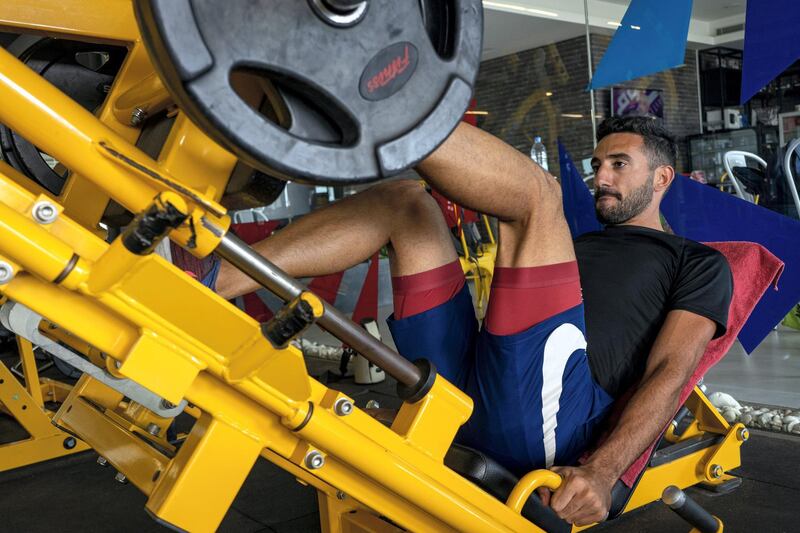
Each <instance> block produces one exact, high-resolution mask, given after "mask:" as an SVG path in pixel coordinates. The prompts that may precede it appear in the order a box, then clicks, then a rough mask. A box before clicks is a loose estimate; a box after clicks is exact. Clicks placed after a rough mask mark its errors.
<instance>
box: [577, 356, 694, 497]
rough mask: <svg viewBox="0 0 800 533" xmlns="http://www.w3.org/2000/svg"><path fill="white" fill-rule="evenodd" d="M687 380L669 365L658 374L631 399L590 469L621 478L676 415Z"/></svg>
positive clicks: (658, 371) (596, 453) (592, 460)
mask: <svg viewBox="0 0 800 533" xmlns="http://www.w3.org/2000/svg"><path fill="white" fill-rule="evenodd" d="M684 377H685V376H684V375H683V373H681V372H678V371H674V370H672V369H670V368H669V367H668V366H665V367H663V368H661V369H659V370H657V371H656V372H654V373H653V374H652V375H651V376H650V378H649V379H648V380H647V381H645V382H643V383H642V385H641V387H640V388H639V390H638V391H636V393H635V394H634V395H633V397H632V398H631V399H630V401H629V402H628V405H627V407H626V408H625V410H624V411H623V412H622V416H621V417H620V420H619V422H618V423H617V426H616V428H615V429H614V431H613V432H612V433H611V435H610V436H609V438H608V439H607V440H606V441H605V442H604V443H603V444H602V445H601V446H600V448H598V450H597V451H596V452H595V453H594V454H593V455H592V456H591V458H590V459H589V461H588V462H587V463H586V466H589V467H591V468H592V469H594V470H595V471H597V472H598V473H600V474H601V475H602V476H603V477H604V478H606V479H607V480H610V481H612V482H613V481H616V480H617V479H619V477H620V476H621V475H622V474H623V473H624V472H625V470H627V468H628V467H629V466H630V465H631V464H632V463H633V462H634V461H635V460H636V459H637V458H638V457H639V456H640V455H641V454H642V452H644V451H645V450H646V449H647V447H648V446H650V444H652V443H653V441H655V440H656V438H658V436H659V435H660V434H661V432H662V431H663V430H664V428H665V427H666V425H667V424H668V423H669V421H670V419H671V417H672V416H673V415H674V414H675V411H676V410H677V408H678V395H679V394H680V391H681V389H682V387H683V384H684V381H685V379H684Z"/></svg>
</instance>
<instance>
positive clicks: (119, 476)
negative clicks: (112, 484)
mask: <svg viewBox="0 0 800 533" xmlns="http://www.w3.org/2000/svg"><path fill="white" fill-rule="evenodd" d="M114 479H115V480H117V481H119V482H120V483H122V484H123V485H124V484H126V483H127V482H128V478H127V477H125V474H123V473H122V472H117V475H116V476H114Z"/></svg>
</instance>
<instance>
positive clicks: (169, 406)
mask: <svg viewBox="0 0 800 533" xmlns="http://www.w3.org/2000/svg"><path fill="white" fill-rule="evenodd" d="M159 405H160V406H161V408H162V409H175V404H174V403H172V402H170V401H169V400H161V402H160V403H159Z"/></svg>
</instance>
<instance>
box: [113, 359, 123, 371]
mask: <svg viewBox="0 0 800 533" xmlns="http://www.w3.org/2000/svg"><path fill="white" fill-rule="evenodd" d="M114 368H116V369H117V370H119V369H120V368H122V361H114Z"/></svg>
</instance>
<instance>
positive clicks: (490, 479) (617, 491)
mask: <svg viewBox="0 0 800 533" xmlns="http://www.w3.org/2000/svg"><path fill="white" fill-rule="evenodd" d="M444 464H445V465H446V466H447V467H448V468H450V469H451V470H453V471H455V472H458V473H459V474H460V475H462V476H464V477H465V478H467V479H469V480H470V481H472V482H473V483H475V484H476V485H478V486H479V487H480V488H482V489H483V490H485V491H486V492H488V493H489V494H491V495H492V496H494V497H495V498H497V499H498V500H500V501H502V502H505V501H506V500H507V499H508V496H509V495H510V494H511V491H512V490H513V489H514V487H515V486H516V484H517V483H518V482H519V478H518V477H517V476H515V475H514V474H512V473H511V472H509V471H508V470H506V469H505V468H504V467H503V466H501V465H500V464H499V463H498V462H497V461H495V460H494V459H492V458H491V457H489V456H488V455H486V454H485V453H482V452H479V451H477V450H474V449H472V448H468V447H466V446H462V445H460V444H454V445H453V446H451V447H450V450H448V452H447V455H446V456H445V458H444ZM630 494H631V489H630V488H628V487H627V486H626V485H624V484H623V483H622V482H621V481H618V482H617V483H616V484H615V485H614V488H613V489H612V491H611V510H610V512H609V516H610V517H612V518H613V517H615V516H617V515H618V514H619V513H620V512H622V509H623V508H624V507H625V504H626V503H627V502H628V499H629V497H630ZM522 516H524V517H525V518H527V519H528V520H530V521H531V522H533V523H534V524H536V525H537V526H539V527H540V528H542V529H544V530H545V531H548V532H550V533H561V532H564V533H566V532H569V531H572V525H571V524H569V523H567V522H565V521H564V520H562V519H561V518H559V517H558V515H557V514H556V513H555V512H554V511H553V510H552V509H551V508H550V507H546V506H544V505H543V504H542V501H541V500H540V499H539V496H538V495H537V494H536V493H535V492H534V493H533V494H532V495H531V497H530V498H529V499H528V501H527V502H526V503H525V506H524V507H523V509H522Z"/></svg>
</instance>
